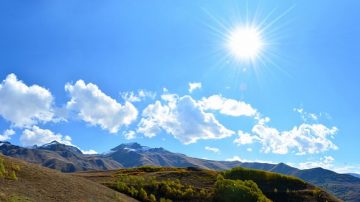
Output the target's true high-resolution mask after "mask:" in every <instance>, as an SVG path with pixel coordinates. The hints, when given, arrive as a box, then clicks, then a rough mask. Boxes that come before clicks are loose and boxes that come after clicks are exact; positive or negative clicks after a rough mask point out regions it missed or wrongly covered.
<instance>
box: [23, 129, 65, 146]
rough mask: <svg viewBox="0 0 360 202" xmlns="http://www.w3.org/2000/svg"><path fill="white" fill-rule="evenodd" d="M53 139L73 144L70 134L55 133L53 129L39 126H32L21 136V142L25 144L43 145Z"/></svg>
mask: <svg viewBox="0 0 360 202" xmlns="http://www.w3.org/2000/svg"><path fill="white" fill-rule="evenodd" d="M52 141H58V142H60V143H63V144H66V145H72V143H71V137H70V136H63V135H61V134H55V133H53V132H52V131H51V130H48V129H41V128H39V127H38V126H32V128H30V129H25V130H24V131H23V133H22V135H21V136H20V142H21V144H22V145H24V146H33V145H43V144H47V143H49V142H52Z"/></svg>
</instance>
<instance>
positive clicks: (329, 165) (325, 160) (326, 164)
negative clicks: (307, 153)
mask: <svg viewBox="0 0 360 202" xmlns="http://www.w3.org/2000/svg"><path fill="white" fill-rule="evenodd" d="M334 161H335V159H334V158H333V157H332V156H324V157H322V158H320V161H308V162H303V163H299V168H300V169H309V168H317V167H321V168H325V169H333V167H334V165H333V163H334Z"/></svg>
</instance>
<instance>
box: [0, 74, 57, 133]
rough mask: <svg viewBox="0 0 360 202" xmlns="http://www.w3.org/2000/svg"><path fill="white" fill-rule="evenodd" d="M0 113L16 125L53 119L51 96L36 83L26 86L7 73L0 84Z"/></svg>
mask: <svg viewBox="0 0 360 202" xmlns="http://www.w3.org/2000/svg"><path fill="white" fill-rule="evenodd" d="M0 103H1V107H0V115H1V116H2V117H3V118H4V119H6V120H8V121H10V122H11V123H12V124H13V125H14V126H16V127H20V128H21V127H30V126H32V125H34V124H37V123H38V122H48V121H51V120H52V119H53V116H54V113H53V109H52V105H53V96H52V95H51V93H50V91H49V90H47V89H45V88H43V87H40V86H38V85H32V86H27V85H26V84H24V83H23V82H22V81H21V80H18V79H17V78H16V75H15V74H9V75H8V76H7V77H6V79H5V80H3V81H2V83H1V84H0Z"/></svg>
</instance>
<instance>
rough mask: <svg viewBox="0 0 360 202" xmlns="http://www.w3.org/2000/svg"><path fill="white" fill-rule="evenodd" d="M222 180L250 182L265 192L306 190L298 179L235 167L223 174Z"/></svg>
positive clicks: (303, 183) (302, 182) (304, 184)
mask: <svg viewBox="0 0 360 202" xmlns="http://www.w3.org/2000/svg"><path fill="white" fill-rule="evenodd" d="M223 175H224V178H226V179H233V180H252V181H254V182H255V183H256V184H257V185H258V186H259V187H260V188H261V190H262V191H263V192H264V193H265V192H274V190H276V192H288V191H289V190H290V191H292V190H301V189H305V188H306V183H305V182H304V181H302V180H301V179H299V178H296V177H292V176H287V175H282V174H277V173H272V172H267V171H262V170H255V169H248V168H242V167H236V168H233V169H230V170H227V171H224V172H223Z"/></svg>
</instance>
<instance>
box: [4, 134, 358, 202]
mask: <svg viewBox="0 0 360 202" xmlns="http://www.w3.org/2000/svg"><path fill="white" fill-rule="evenodd" d="M0 153H2V154H4V155H7V156H11V157H15V158H20V159H23V160H26V161H28V162H32V163H36V164H40V165H42V166H45V167H48V168H53V169H57V170H60V171H62V172H77V171H86V170H111V169H117V168H123V167H125V168H129V167H138V166H143V165H153V166H169V167H199V168H204V169H213V170H225V169H230V168H233V167H236V166H241V167H246V168H253V169H259V170H265V171H271V172H277V173H281V174H286V175H293V176H296V177H299V178H301V179H303V180H305V181H307V182H310V183H312V184H314V185H316V186H319V187H322V188H324V189H326V190H328V191H329V192H331V193H333V194H334V195H335V196H337V197H338V198H340V199H342V200H344V201H354V202H355V201H360V192H359V190H360V178H358V177H354V176H352V175H349V174H338V173H336V172H333V171H330V170H326V169H323V168H312V169H305V170H300V169H297V168H294V167H291V166H289V165H286V164H284V163H279V164H269V163H257V162H239V161H214V160H205V159H199V158H193V157H188V156H186V155H184V154H179V153H173V152H170V151H167V150H165V149H163V148H150V147H146V146H142V145H140V144H138V143H136V142H133V143H127V144H120V145H119V146H117V147H114V148H113V149H111V150H110V152H108V153H105V154H98V155H86V154H83V153H82V152H81V151H80V150H79V149H77V148H76V147H73V146H69V145H64V144H61V143H59V142H56V141H54V142H51V143H49V144H45V145H42V146H38V147H33V148H24V147H20V146H16V145H12V144H11V143H9V142H0Z"/></svg>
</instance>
